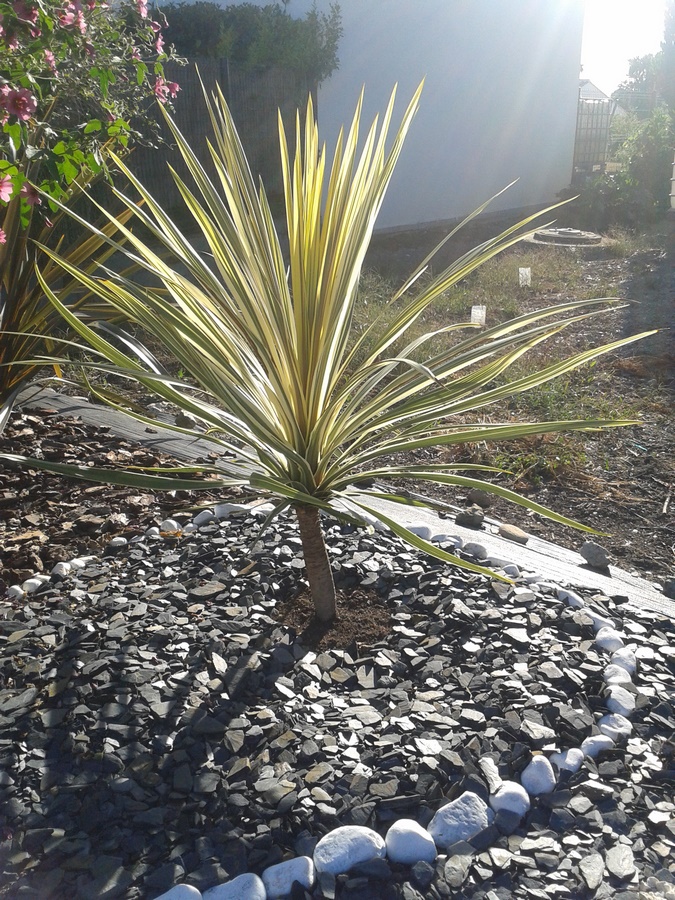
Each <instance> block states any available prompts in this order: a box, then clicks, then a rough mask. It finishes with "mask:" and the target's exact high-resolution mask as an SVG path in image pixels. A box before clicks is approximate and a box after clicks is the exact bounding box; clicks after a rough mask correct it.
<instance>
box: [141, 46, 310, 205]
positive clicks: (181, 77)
mask: <svg viewBox="0 0 675 900" xmlns="http://www.w3.org/2000/svg"><path fill="white" fill-rule="evenodd" d="M195 64H196V66H197V67H198V68H199V74H200V75H201V78H202V80H203V82H204V85H205V87H206V88H207V90H208V91H209V93H210V92H211V90H212V89H213V87H214V85H215V84H216V83H217V84H219V85H220V88H221V90H222V92H223V94H224V96H225V99H226V100H227V102H228V105H229V107H230V110H231V111H232V116H233V118H234V121H235V123H236V126H237V130H238V132H239V135H240V137H241V140H242V143H243V145H244V149H245V151H246V155H247V157H248V160H249V164H250V166H251V171H252V172H253V175H254V176H255V177H256V178H257V177H258V176H260V177H261V178H262V179H263V183H264V185H265V190H266V191H267V195H268V197H269V198H270V201H271V203H272V205H273V209H274V206H275V205H276V204H277V203H278V202H279V201H280V199H281V196H282V193H283V192H282V182H281V165H280V161H279V139H278V126H277V115H278V110H281V114H282V118H283V120H284V124H285V126H286V133H287V136H288V138H289V144H290V147H291V150H292V149H293V146H294V135H295V113H296V110H297V109H298V108H301V109H303V108H304V107H305V105H306V103H307V97H308V94H309V92H310V90H312V86H311V85H310V84H309V82H308V81H307V79H306V78H304V77H302V76H301V75H298V74H297V73H295V72H292V71H289V70H287V69H270V70H268V71H264V72H249V71H244V70H242V69H241V68H239V67H237V66H236V65H234V64H232V63H230V62H228V60H226V59H198V60H191V61H190V63H189V65H188V66H178V65H176V64H170V65H168V66H167V67H166V69H167V81H177V82H178V83H179V84H180V88H181V89H180V92H179V93H178V96H177V98H176V100H175V101H174V106H175V114H174V119H175V121H176V123H177V125H178V127H179V128H180V130H181V132H182V133H183V134H184V135H185V137H186V138H187V139H188V140H189V142H190V146H191V147H192V149H193V150H194V151H195V153H196V154H197V157H198V158H199V160H200V161H201V163H202V164H203V165H204V166H205V167H206V169H207V171H208V172H209V174H211V175H214V174H215V172H214V169H213V166H212V164H211V160H210V155H209V152H208V149H207V144H206V142H207V138H210V137H211V123H210V121H209V119H208V114H207V112H206V106H205V103H204V96H203V92H202V87H201V85H200V83H199V78H198V76H197V71H196V68H195ZM314 93H315V92H314ZM162 134H163V135H164V138H165V140H166V141H167V144H166V145H163V146H161V147H159V148H158V149H152V150H151V149H148V148H145V147H138V148H137V149H136V150H134V152H133V153H132V155H131V157H130V163H129V164H130V167H131V168H132V170H133V171H134V174H135V175H136V176H137V177H138V178H139V179H140V180H141V181H142V182H143V184H144V185H145V186H146V187H148V189H149V190H150V191H151V193H152V194H153V195H154V196H155V197H156V198H157V199H158V200H159V201H160V202H161V203H162V205H163V206H164V208H165V209H171V210H173V209H174V208H175V207H177V206H179V205H180V204H181V202H182V201H181V198H180V194H179V192H178V189H177V187H176V185H175V184H174V182H173V179H172V177H171V174H170V172H169V171H168V169H167V163H170V164H171V165H172V166H173V167H174V169H175V170H176V171H177V172H178V174H179V175H180V176H181V177H182V178H184V179H186V181H187V182H188V184H189V183H190V179H189V176H188V172H187V167H186V166H185V164H184V162H183V160H182V157H181V156H180V153H179V152H178V151H177V150H176V149H175V145H172V143H171V136H170V133H169V131H168V129H167V128H166V127H165V126H162Z"/></svg>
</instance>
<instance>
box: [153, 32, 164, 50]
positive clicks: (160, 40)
mask: <svg viewBox="0 0 675 900" xmlns="http://www.w3.org/2000/svg"><path fill="white" fill-rule="evenodd" d="M163 49H164V38H163V37H162V35H161V34H158V35H157V40H156V41H155V50H156V51H157V53H161V52H162V50H163Z"/></svg>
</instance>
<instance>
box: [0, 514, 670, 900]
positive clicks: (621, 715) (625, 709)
mask: <svg viewBox="0 0 675 900" xmlns="http://www.w3.org/2000/svg"><path fill="white" fill-rule="evenodd" d="M271 509H272V506H271V504H262V505H259V506H257V507H254V508H252V507H249V506H247V505H245V504H239V503H221V504H217V505H216V506H215V507H213V508H210V509H204V510H202V511H201V512H199V513H197V515H196V516H194V518H193V520H192V521H191V522H189V523H187V524H186V525H184V526H183V525H181V524H180V523H179V522H178V521H176V520H175V519H165V520H164V521H163V522H162V523H161V524H160V525H159V526H158V527H157V526H153V527H151V528H148V529H147V530H146V531H145V535H144V537H145V538H150V539H155V540H162V539H163V538H166V537H177V536H182V535H188V534H190V533H191V532H193V531H196V530H198V529H199V528H200V526H202V525H206V524H208V523H210V522H214V521H216V520H218V519H224V518H228V517H229V516H230V515H231V514H232V513H233V512H242V513H251V512H254V513H257V514H266V513H268V512H269V511H270V510H271ZM369 518H372V517H369ZM368 524H369V525H371V526H372V525H379V526H380V528H379V529H378V530H385V528H384V527H383V526H382V525H381V523H379V522H370V521H369V522H368ZM386 530H388V529H386ZM411 531H413V532H414V533H416V534H419V535H420V536H421V537H423V538H424V539H425V540H430V541H432V542H434V543H438V544H441V543H447V542H452V543H454V546H455V549H458V550H460V549H461V550H463V551H464V552H466V553H469V554H470V555H472V556H474V557H475V558H476V559H477V560H478V561H479V562H480V563H481V564H482V565H485V566H492V567H493V568H495V569H496V570H498V571H501V572H502V573H503V574H504V575H507V576H508V577H510V578H517V579H519V580H520V581H521V582H524V583H525V584H536V585H538V586H539V587H540V588H548V589H549V590H550V589H554V590H555V591H556V592H557V596H558V599H559V600H562V601H564V602H565V603H566V604H567V605H568V606H570V607H573V608H575V609H579V610H583V613H584V614H585V615H586V616H587V617H588V618H589V619H590V620H591V622H592V623H593V630H594V632H595V641H594V643H595V645H596V647H598V649H600V650H603V651H604V652H605V653H607V654H608V655H609V661H608V665H607V667H606V669H605V671H604V673H603V680H604V682H605V685H606V687H607V692H608V698H607V708H608V710H609V712H608V713H607V714H606V715H603V716H602V717H601V718H600V719H599V721H598V722H597V723H596V724H597V726H598V728H599V729H600V732H601V733H600V734H598V735H592V736H591V737H588V738H586V739H585V740H584V741H582V743H581V746H580V747H578V748H576V747H573V748H569V749H567V750H565V751H563V752H556V753H551V754H550V755H549V756H548V757H547V756H544V755H543V753H540V752H536V753H535V754H534V755H533V757H532V760H531V761H530V763H529V764H528V765H527V766H526V768H525V769H524V770H523V771H522V772H521V780H520V783H518V782H513V781H501V779H500V777H499V775H498V773H497V771H496V766H495V764H494V761H493V760H492V759H490V758H489V757H485V758H484V759H481V760H480V761H479V762H480V765H481V767H482V768H483V769H484V771H485V770H490V772H491V778H490V779H489V780H490V784H491V787H492V786H494V785H495V784H498V786H497V788H496V790H492V792H491V794H490V797H489V806H488V805H486V804H485V803H484V802H483V800H482V799H481V798H480V797H479V796H478V795H477V794H473V793H471V792H469V791H466V792H465V793H464V794H462V795H461V796H460V797H458V798H457V799H456V800H453V801H452V802H450V803H447V804H445V805H444V806H442V807H440V809H439V810H438V811H437V812H436V814H435V815H434V817H433V819H432V820H431V822H430V823H429V826H428V828H426V829H425V828H423V827H422V826H421V825H420V824H419V823H418V822H416V821H414V820H412V819H399V820H398V821H396V822H394V823H393V824H392V825H391V826H390V827H389V830H388V832H387V835H386V839H383V838H382V837H381V836H380V835H379V834H378V833H377V832H376V831H374V830H373V829H371V828H367V827H365V826H362V825H346V826H339V827H337V828H335V829H333V831H331V832H329V833H328V834H326V835H324V837H323V838H321V840H320V841H318V843H317V845H316V847H315V849H314V855H313V857H312V858H310V857H308V856H300V857H294V858H292V859H288V860H285V861H284V862H281V863H277V864H276V865H273V866H270V867H269V868H267V869H265V871H264V872H263V873H262V877H260V876H258V875H254V874H244V875H239V876H238V877H237V878H234V879H232V880H231V881H227V882H225V883H224V884H220V885H217V886H215V887H212V888H209V889H208V890H206V891H204V892H203V893H202V892H200V891H199V890H197V888H194V887H191V886H189V885H185V884H177V885H175V886H174V887H173V888H171V889H170V890H169V891H166V892H165V893H163V894H161V895H160V896H158V897H156V898H155V900H200V898H203V900H242V898H246V900H282V898H284V897H288V896H290V894H291V891H292V888H293V884H294V883H295V882H298V883H299V884H301V885H302V886H303V887H305V888H307V889H308V890H311V889H312V888H313V887H314V886H315V885H316V883H317V880H318V881H319V882H320V880H321V877H322V875H324V876H325V875H328V876H329V877H335V876H337V875H340V874H343V873H346V872H348V871H349V870H350V869H352V868H353V867H355V866H357V865H359V864H361V863H367V862H370V861H372V860H374V859H382V858H389V859H390V860H391V861H392V862H395V863H402V864H405V865H414V864H415V863H416V862H419V861H420V860H424V861H426V862H429V863H433V862H434V861H435V859H436V856H437V851H438V849H441V850H445V849H447V848H448V847H449V846H451V845H452V844H453V843H455V842H456V841H462V840H465V841H468V840H470V839H471V838H472V837H475V836H476V835H477V834H479V833H480V832H481V831H482V830H483V829H485V828H487V827H488V826H489V825H490V824H491V823H492V822H493V821H494V818H495V812H498V811H500V810H503V811H507V812H510V813H512V814H515V815H519V816H520V817H521V818H523V817H524V816H525V815H526V814H527V812H528V811H529V809H530V807H531V803H532V801H534V800H536V798H537V797H539V796H541V795H543V794H547V793H551V792H552V791H554V790H555V787H556V784H557V777H556V770H557V771H558V772H561V771H568V772H572V773H574V772H578V771H579V769H580V768H581V766H582V764H583V761H584V759H585V758H586V757H590V758H591V759H595V758H596V757H597V756H598V755H599V754H600V753H603V752H605V751H607V750H611V749H613V748H614V747H615V746H616V744H617V743H620V742H623V741H631V740H632V739H631V734H632V731H633V726H632V723H631V722H630V715H631V714H632V712H634V709H635V703H634V699H633V695H632V694H631V693H630V692H629V691H628V690H626V688H625V687H623V685H625V684H627V683H632V676H633V675H634V674H635V672H636V670H637V657H636V654H635V648H634V647H633V646H630V645H628V646H626V645H625V643H624V638H625V635H623V634H622V633H621V632H619V631H617V630H616V628H615V625H614V622H613V621H612V620H611V619H608V618H607V617H606V616H602V615H600V614H599V613H597V612H596V611H595V610H593V609H591V608H590V607H589V606H588V605H587V604H586V602H585V601H584V600H583V599H582V598H581V597H580V596H579V595H578V594H577V593H575V592H574V591H572V590H569V589H566V588H561V587H558V586H556V585H551V584H548V583H546V582H545V579H544V578H543V576H541V575H540V574H538V573H523V572H521V571H520V569H519V567H518V566H517V565H516V564H514V563H509V562H506V561H505V560H503V559H496V558H491V557H489V555H488V553H487V551H486V550H485V548H484V547H483V545H482V544H479V543H477V542H468V543H466V544H465V543H464V541H463V539H462V538H461V537H459V536H454V535H450V534H445V533H438V534H433V533H432V531H431V529H430V528H429V526H427V525H424V526H419V527H417V526H415V527H413V528H411ZM131 541H132V542H133V541H134V539H133V538H132V539H131ZM128 543H129V542H128V540H127V538H124V537H114V538H112V539H111V540H110V542H109V544H108V547H107V549H108V550H110V551H115V552H117V551H119V550H121V549H122V548H123V547H125V546H126V545H127V544H128ZM94 559H96V557H94V556H81V557H76V558H75V559H71V560H70V561H69V562H58V563H56V565H55V566H54V567H53V569H52V571H51V575H35V576H33V577H32V578H28V579H27V580H26V581H24V582H23V584H21V585H17V584H15V585H12V586H11V587H9V588H8V589H7V597H8V598H9V599H13V600H15V599H22V598H24V597H26V596H27V595H28V594H31V593H34V592H35V591H37V590H38V589H39V588H40V587H41V586H42V585H43V584H45V583H46V582H48V581H51V578H52V576H56V577H58V578H63V577H65V576H67V575H68V574H69V573H70V572H71V571H73V570H79V569H83V568H84V567H85V566H86V565H87V564H88V563H90V562H92V561H93V560H94ZM515 590H516V592H521V593H522V592H523V591H524V592H526V593H529V591H528V589H527V588H525V587H516V589H515ZM635 743H636V744H641V743H642V742H641V741H639V740H636V741H635ZM589 779H590V780H594V781H597V783H601V782H600V781H599V778H598V776H594V775H592V774H590V775H589ZM499 782H501V783H499ZM638 897H639V900H652V898H654V900H662V898H664V897H665V898H667V900H675V884H669V883H667V882H661V881H658V879H656V878H653V877H650V878H648V879H647V880H646V881H645V882H644V884H642V885H641V888H640V891H639V894H638Z"/></svg>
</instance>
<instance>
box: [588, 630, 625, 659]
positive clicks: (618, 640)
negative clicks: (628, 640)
mask: <svg viewBox="0 0 675 900" xmlns="http://www.w3.org/2000/svg"><path fill="white" fill-rule="evenodd" d="M595 643H596V644H597V645H598V647H600V649H601V650H607V651H609V652H610V653H613V652H614V650H620V649H621V647H623V638H622V637H621V635H620V634H619V632H618V631H617V630H616V628H612V626H611V625H603V627H602V628H600V629H599V631H598V633H597V634H596V635H595Z"/></svg>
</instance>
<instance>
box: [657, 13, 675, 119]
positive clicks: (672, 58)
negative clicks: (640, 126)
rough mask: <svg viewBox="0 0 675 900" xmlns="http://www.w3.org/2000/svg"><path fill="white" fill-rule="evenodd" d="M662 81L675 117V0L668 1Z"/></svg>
mask: <svg viewBox="0 0 675 900" xmlns="http://www.w3.org/2000/svg"><path fill="white" fill-rule="evenodd" d="M661 55H662V62H661V81H660V84H659V92H660V94H661V96H662V97H663V99H664V101H665V102H666V104H667V105H668V108H669V110H670V114H671V115H672V116H675V0H668V3H667V5H666V16H665V23H664V29H663V42H662V43H661Z"/></svg>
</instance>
